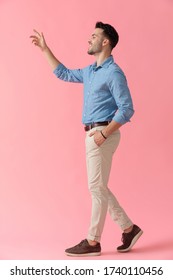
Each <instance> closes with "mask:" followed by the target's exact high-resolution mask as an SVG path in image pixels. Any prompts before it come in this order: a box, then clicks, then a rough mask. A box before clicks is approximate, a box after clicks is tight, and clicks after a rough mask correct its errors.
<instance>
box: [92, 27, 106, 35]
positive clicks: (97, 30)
mask: <svg viewBox="0 0 173 280" xmlns="http://www.w3.org/2000/svg"><path fill="white" fill-rule="evenodd" d="M102 34H103V29H101V28H95V29H94V32H93V33H92V36H94V35H96V36H99V35H102Z"/></svg>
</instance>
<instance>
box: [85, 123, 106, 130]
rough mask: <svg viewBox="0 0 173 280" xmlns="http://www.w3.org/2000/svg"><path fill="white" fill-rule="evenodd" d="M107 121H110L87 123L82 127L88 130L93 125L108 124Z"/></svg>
mask: <svg viewBox="0 0 173 280" xmlns="http://www.w3.org/2000/svg"><path fill="white" fill-rule="evenodd" d="M109 123H110V121H105V122H96V123H91V124H87V125H86V126H85V127H84V129H85V131H88V130H90V129H92V128H93V127H97V126H102V125H108V124H109Z"/></svg>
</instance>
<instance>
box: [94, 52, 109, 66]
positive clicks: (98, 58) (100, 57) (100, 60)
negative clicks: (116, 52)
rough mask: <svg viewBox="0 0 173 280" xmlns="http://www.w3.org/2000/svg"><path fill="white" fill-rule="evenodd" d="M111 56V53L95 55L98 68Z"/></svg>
mask: <svg viewBox="0 0 173 280" xmlns="http://www.w3.org/2000/svg"><path fill="white" fill-rule="evenodd" d="M110 55H111V52H100V53H97V54H95V57H96V63H97V66H99V65H101V64H102V63H103V62H104V61H105V60H106V59H107V58H108V57H109V56H110Z"/></svg>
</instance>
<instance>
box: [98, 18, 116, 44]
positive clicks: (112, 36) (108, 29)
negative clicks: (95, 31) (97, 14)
mask: <svg viewBox="0 0 173 280" xmlns="http://www.w3.org/2000/svg"><path fill="white" fill-rule="evenodd" d="M95 28H101V29H103V32H104V34H105V36H106V37H107V38H108V39H109V41H110V44H111V47H112V49H113V48H114V47H115V46H116V44H117V43H118V41H119V35H118V32H117V31H116V30H115V28H114V27H113V26H111V25H110V24H107V23H103V22H101V21H98V22H96V25H95Z"/></svg>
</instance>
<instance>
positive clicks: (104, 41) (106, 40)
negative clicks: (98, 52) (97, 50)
mask: <svg viewBox="0 0 173 280" xmlns="http://www.w3.org/2000/svg"><path fill="white" fill-rule="evenodd" d="M102 44H103V46H106V45H109V39H107V38H105V39H104V40H103V43H102Z"/></svg>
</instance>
